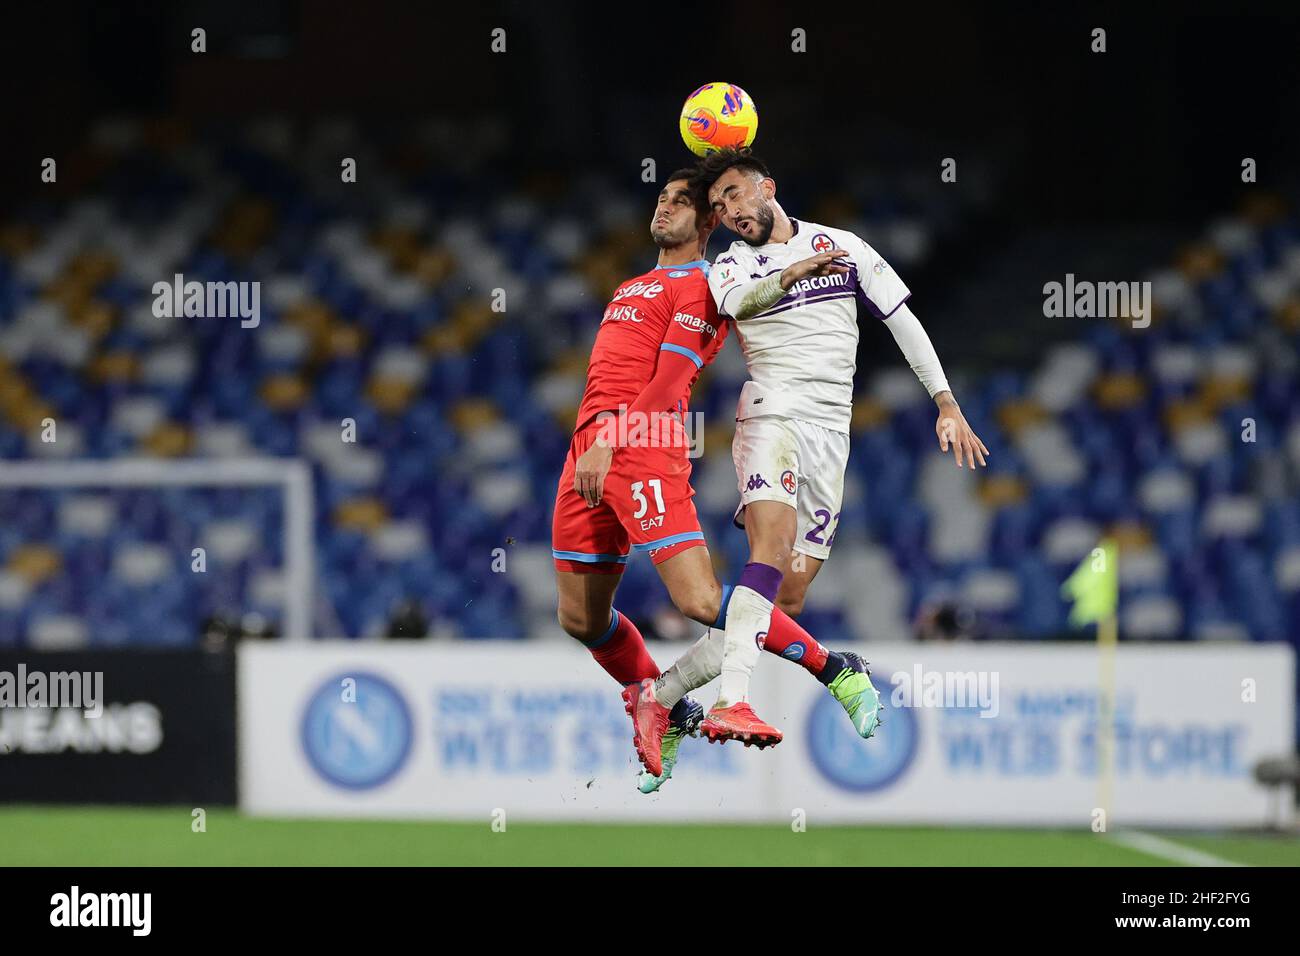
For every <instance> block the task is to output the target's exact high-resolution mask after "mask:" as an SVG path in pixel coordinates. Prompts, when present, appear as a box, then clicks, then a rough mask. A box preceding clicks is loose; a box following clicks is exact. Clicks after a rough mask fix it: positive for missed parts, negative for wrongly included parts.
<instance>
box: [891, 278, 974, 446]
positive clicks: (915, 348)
mask: <svg viewBox="0 0 1300 956" xmlns="http://www.w3.org/2000/svg"><path fill="white" fill-rule="evenodd" d="M885 325H886V326H888V328H889V331H890V332H891V333H893V336H894V341H895V342H897V343H898V347H899V348H900V349H901V350H902V352H903V355H904V356H905V357H906V358H907V363H908V365H910V366H911V367H912V371H913V372H915V373H916V377H917V378H918V379H920V381H921V384H922V385H924V386H925V390H926V391H927V392H929V393H930V397H932V398H933V399H934V402H935V404H936V405H938V406H939V420H938V421H937V422H936V423H935V426H934V431H935V434H936V435H937V436H938V438H939V450H940V451H943V452H947V451H948V450H949V448H951V449H952V453H953V456H954V458H956V460H957V467H958V468H960V467H962V458H963V456H964V457H965V458H966V461H967V462H969V464H970V467H971V468H974V467H975V462H976V460H978V461H979V463H980V464H981V465H984V464H986V462H985V460H984V456H985V455H987V454H988V453H989V450H988V449H987V448H985V447H984V443H983V442H982V441H980V439H979V436H978V435H976V434H975V432H974V430H973V429H972V428H971V427H970V425H969V423H967V421H966V416H964V415H963V414H962V413H961V407H960V406H959V405H958V404H957V400H956V399H955V398H954V397H953V394H952V391H951V390H950V389H949V388H948V379H947V378H946V377H945V376H944V374H943V366H942V365H941V364H940V363H939V356H938V354H937V353H936V352H935V350H934V344H933V343H932V342H931V341H930V336H928V335H926V333H925V329H924V327H922V325H921V320H920V319H918V318H917V317H916V315H915V314H914V313H913V312H912V310H911V309H909V308H908V307H907V305H906V303H904V304H902V305H899V307H898V308H897V309H896V310H895V311H894V314H893V315H891V316H890V317H889V318H888V319H886V320H885Z"/></svg>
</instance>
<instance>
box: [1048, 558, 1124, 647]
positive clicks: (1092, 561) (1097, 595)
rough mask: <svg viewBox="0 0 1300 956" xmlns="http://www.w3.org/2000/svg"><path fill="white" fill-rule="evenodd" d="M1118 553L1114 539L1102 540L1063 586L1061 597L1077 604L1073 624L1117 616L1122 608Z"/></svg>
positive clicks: (1097, 621) (1079, 625)
mask: <svg viewBox="0 0 1300 956" xmlns="http://www.w3.org/2000/svg"><path fill="white" fill-rule="evenodd" d="M1116 552H1117V549H1116V547H1115V542H1114V540H1112V539H1110V538H1105V539H1103V540H1102V541H1101V543H1100V544H1098V546H1097V547H1095V548H1093V549H1092V553H1091V554H1090V555H1088V556H1087V557H1086V558H1084V559H1083V560H1082V561H1080V562H1079V566H1078V567H1077V568H1075V569H1074V573H1073V574H1071V575H1070V576H1069V577H1068V578H1066V579H1065V583H1064V584H1062V585H1061V596H1062V597H1064V598H1067V599H1069V600H1070V601H1073V602H1074V607H1073V608H1071V609H1070V623H1071V624H1073V625H1074V626H1075V627H1082V626H1083V625H1085V624H1092V623H1094V622H1096V623H1100V622H1101V621H1104V620H1106V619H1108V618H1111V617H1114V615H1115V610H1116V608H1117V607H1118V605H1119V574H1118V568H1117V567H1116V564H1115V561H1116Z"/></svg>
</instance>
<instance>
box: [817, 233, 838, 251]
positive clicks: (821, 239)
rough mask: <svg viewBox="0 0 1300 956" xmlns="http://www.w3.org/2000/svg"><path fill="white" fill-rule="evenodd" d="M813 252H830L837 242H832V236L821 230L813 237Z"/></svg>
mask: <svg viewBox="0 0 1300 956" xmlns="http://www.w3.org/2000/svg"><path fill="white" fill-rule="evenodd" d="M812 247H813V252H830V251H831V250H832V249H834V248H835V243H833V242H831V237H830V236H828V235H826V233H824V232H819V233H817V235H815V236H813V239H812Z"/></svg>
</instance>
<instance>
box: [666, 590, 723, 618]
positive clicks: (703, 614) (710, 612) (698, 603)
mask: <svg viewBox="0 0 1300 956" xmlns="http://www.w3.org/2000/svg"><path fill="white" fill-rule="evenodd" d="M673 603H674V604H675V605H677V610H679V611H681V612H682V614H683V616H685V617H688V618H690V619H691V620H692V621H697V622H699V623H700V624H703V625H705V626H706V627H707V626H708V625H710V624H712V623H713V622H714V621H716V620H717V619H718V615H719V614H720V613H722V589H721V588H719V587H717V586H715V587H714V588H713V590H712V591H693V592H692V593H691V594H688V595H681V596H677V595H674V596H673Z"/></svg>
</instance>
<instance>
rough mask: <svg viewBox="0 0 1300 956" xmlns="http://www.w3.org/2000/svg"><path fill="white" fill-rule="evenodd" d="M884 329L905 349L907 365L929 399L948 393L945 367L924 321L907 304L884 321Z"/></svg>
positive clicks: (904, 354)
mask: <svg viewBox="0 0 1300 956" xmlns="http://www.w3.org/2000/svg"><path fill="white" fill-rule="evenodd" d="M885 325H886V326H888V327H889V331H890V332H892V333H893V334H894V341H895V342H897V343H898V347H899V348H900V349H902V351H903V356H904V357H905V358H906V359H907V364H908V365H910V366H911V367H912V371H913V372H915V373H916V377H917V378H918V379H920V380H921V384H922V385H924V386H925V390H926V391H927V392H929V393H930V397H931V398H934V396H936V395H938V394H939V393H940V392H945V391H948V379H947V378H945V377H944V374H943V366H942V365H940V364H939V356H938V354H937V353H936V352H935V350H934V345H933V344H932V343H931V342H930V336H928V335H926V333H925V329H924V328H923V327H922V326H921V320H920V319H918V318H917V317H916V316H915V315H914V314H913V312H912V310H911V309H909V308H908V307H907V303H906V302H904V303H903V304H902V305H900V306H899V307H898V309H897V310H896V311H895V312H894V314H893V315H891V316H890V317H889V318H887V319H885Z"/></svg>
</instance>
